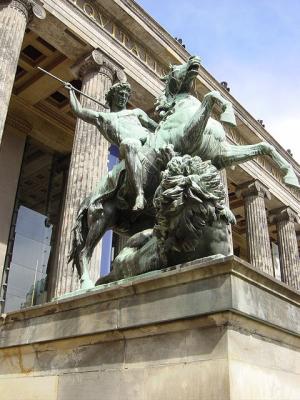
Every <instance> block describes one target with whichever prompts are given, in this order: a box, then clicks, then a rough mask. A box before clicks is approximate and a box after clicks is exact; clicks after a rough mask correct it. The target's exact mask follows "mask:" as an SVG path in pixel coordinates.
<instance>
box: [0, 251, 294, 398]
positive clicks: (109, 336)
mask: <svg viewBox="0 0 300 400" xmlns="http://www.w3.org/2000/svg"><path fill="white" fill-rule="evenodd" d="M299 315H300V309H299V293H297V292H296V291H293V290H291V289H289V288H288V287H287V286H286V285H284V284H281V283H279V282H277V281H275V280H274V279H272V278H271V277H269V276H268V275H266V274H264V273H262V272H258V271H256V270H254V269H253V268H251V267H250V266H249V265H248V264H246V263H244V262H241V261H240V260H238V259H237V258H235V257H233V256H229V257H226V258H224V257H220V258H219V259H218V260H213V259H208V260H202V261H201V262H192V263H189V264H186V265H183V266H178V267H176V268H175V269H170V270H165V271H161V272H157V273H150V274H146V275H143V276H141V277H136V278H132V279H130V280H128V281H124V282H121V283H119V284H110V285H107V286H105V287H100V288H97V289H95V290H92V291H91V292H90V293H88V294H85V295H81V296H77V297H74V298H71V299H66V300H60V301H57V302H52V303H48V304H46V305H43V306H37V307H32V308H28V309H26V310H23V311H19V312H15V313H11V314H8V315H7V316H6V318H5V319H4V320H3V321H2V323H1V326H0V332H1V342H0V390H1V393H2V394H3V396H4V397H3V398H5V399H6V400H20V399H22V400H27V399H28V400H29V399H30V400H32V399H43V400H45V399H46V400H47V399H49V400H50V399H51V400H54V399H55V400H58V399H59V400H60V399H63V400H68V399H72V400H75V399H83V398H84V399H85V400H94V399H95V398H100V397H101V399H104V400H110V399H112V400H116V399H120V400H123V399H132V398H135V399H138V400H139V399H141V400H148V399H149V400H150V399H154V398H155V399H157V400H160V399H161V400H162V399H172V400H173V399H174V400H177V399H178V400H179V399H189V400H193V399H195V400H196V399H199V398H201V399H202V400H203V399H204V400H205V399H207V400H212V399H216V400H219V399H236V400H243V399H245V400H249V399H253V400H257V399H272V400H273V399H278V400H283V399H288V400H292V399H295V400H296V399H297V400H298V399H299V397H300V351H299V349H300V340H299V336H300V335H299V333H300V323H299V320H300V319H299Z"/></svg>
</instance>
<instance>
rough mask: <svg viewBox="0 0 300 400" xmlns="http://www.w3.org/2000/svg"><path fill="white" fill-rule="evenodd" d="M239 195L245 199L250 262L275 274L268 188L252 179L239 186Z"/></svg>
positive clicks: (264, 270)
mask: <svg viewBox="0 0 300 400" xmlns="http://www.w3.org/2000/svg"><path fill="white" fill-rule="evenodd" d="M237 195H238V196H242V197H243V198H244V200H245V214H246V228H247V232H246V238H247V245H248V246H247V247H248V256H249V261H250V263H251V264H252V265H253V266H254V267H255V268H257V269H259V270H261V271H263V272H265V273H267V274H270V275H272V276H273V275H274V273H273V262H272V254H271V246H270V237H269V231H268V221H267V214H266V208H265V197H267V198H269V199H270V197H271V196H270V193H269V191H268V189H267V188H266V187H265V186H264V185H263V184H262V183H261V182H259V181H257V180H256V181H252V182H250V183H247V184H245V185H243V186H241V187H239V188H238V191H237Z"/></svg>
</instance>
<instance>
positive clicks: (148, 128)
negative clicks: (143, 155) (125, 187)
mask: <svg viewBox="0 0 300 400" xmlns="http://www.w3.org/2000/svg"><path fill="white" fill-rule="evenodd" d="M66 88H67V89H68V90H69V92H70V104H71V108H72V111H73V112H74V114H75V115H77V117H79V118H81V119H82V120H83V121H85V122H88V123H90V124H93V125H95V126H96V127H97V128H98V130H99V132H100V133H101V134H102V135H103V136H104V137H105V139H106V140H107V141H108V142H109V143H111V144H114V145H116V146H118V147H119V150H120V158H121V159H124V160H125V166H126V172H127V179H128V182H129V183H130V184H131V186H132V187H133V189H134V191H135V195H136V198H135V204H134V206H133V210H142V209H143V208H144V206H145V202H146V200H145V197H144V190H143V170H142V164H141V161H140V158H139V154H138V153H139V149H140V148H141V147H142V146H143V145H144V143H145V142H146V139H147V136H148V135H149V134H151V132H154V131H155V129H156V127H157V123H156V122H155V121H153V120H152V119H151V118H149V117H148V115H147V114H146V113H145V112H144V111H143V110H141V109H139V108H135V109H133V110H127V109H126V106H127V103H128V100H129V97H130V94H131V87H130V84H129V83H117V84H115V85H113V86H112V87H111V88H110V89H109V91H108V93H107V94H106V101H107V103H108V105H109V107H110V112H109V113H107V112H99V111H94V110H91V109H87V108H83V107H82V106H81V104H80V102H79V100H78V99H77V97H76V95H75V92H74V90H73V88H72V86H71V85H70V84H67V85H66Z"/></svg>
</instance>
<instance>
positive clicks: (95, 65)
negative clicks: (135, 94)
mask: <svg viewBox="0 0 300 400" xmlns="http://www.w3.org/2000/svg"><path fill="white" fill-rule="evenodd" d="M72 71H73V73H74V75H75V76H77V77H79V78H81V79H83V78H84V77H85V76H86V75H87V74H90V73H92V72H98V73H102V74H104V75H107V76H108V77H109V78H110V80H111V81H112V82H113V81H114V80H118V81H120V82H126V80H127V78H126V74H125V72H124V71H123V69H122V67H121V66H120V65H118V64H116V63H115V62H114V61H113V60H112V59H111V58H109V57H108V56H106V55H105V54H104V53H103V52H102V51H101V50H99V49H95V50H93V51H92V52H91V53H89V54H87V55H86V56H84V57H83V58H82V59H81V60H79V61H78V62H77V63H76V64H75V65H74V66H73V67H72Z"/></svg>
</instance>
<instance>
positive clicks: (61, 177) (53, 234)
mask: <svg viewBox="0 0 300 400" xmlns="http://www.w3.org/2000/svg"><path fill="white" fill-rule="evenodd" d="M68 164H69V162H68V157H66V156H64V155H62V154H57V153H53V152H51V151H50V150H49V149H47V148H45V147H43V145H41V144H40V143H38V142H35V141H33V140H32V139H30V140H28V141H27V144H26V147H25V152H24V157H23V163H22V168H21V173H20V180H19V184H18V190H17V199H16V206H15V215H16V219H15V221H16V222H15V224H14V223H12V226H11V233H10V237H11V242H12V245H11V248H9V249H8V252H7V255H6V260H5V271H6V274H5V275H4V276H5V279H4V282H2V284H3V286H2V297H3V298H4V300H5V307H4V311H5V312H8V311H13V310H18V309H20V308H24V307H29V306H32V305H35V304H40V303H43V302H45V301H46V300H47V290H48V286H49V278H50V277H51V273H52V269H53V261H54V258H55V257H54V253H55V251H56V239H57V231H58V224H59V221H60V212H61V208H62V200H63V199H62V197H63V193H64V187H65V183H66V177H67V169H68ZM13 222H14V221H13Z"/></svg>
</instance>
